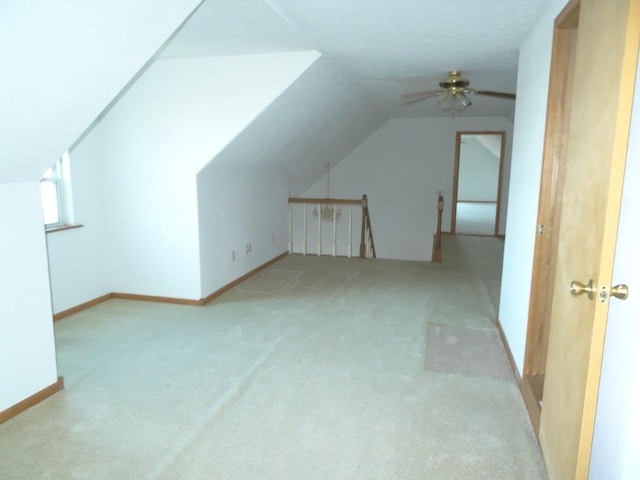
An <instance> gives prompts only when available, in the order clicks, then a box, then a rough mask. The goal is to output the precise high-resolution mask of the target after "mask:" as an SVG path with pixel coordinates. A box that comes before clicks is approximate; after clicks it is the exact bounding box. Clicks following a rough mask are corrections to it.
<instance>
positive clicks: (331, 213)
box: [289, 195, 376, 258]
mask: <svg viewBox="0 0 640 480" xmlns="http://www.w3.org/2000/svg"><path fill="white" fill-rule="evenodd" d="M309 205H311V206H312V208H308V206H309ZM343 206H345V207H348V208H347V209H346V210H347V215H346V216H347V219H348V225H347V228H346V237H347V238H346V251H344V250H343V251H344V255H340V256H346V257H349V258H350V257H352V256H353V246H352V242H353V223H354V212H353V206H360V207H361V209H362V226H361V234H360V248H359V256H360V257H361V258H375V256H376V252H375V246H374V243H373V232H372V230H371V217H370V215H369V207H368V201H367V196H366V195H363V196H362V198H361V199H357V200H356V199H344V198H302V197H296V198H293V197H291V198H289V253H301V254H303V255H307V254H309V253H311V251H310V250H311V249H310V248H309V247H310V245H309V243H310V242H309V238H308V237H309V236H310V235H309V233H310V232H309V230H310V229H309V227H311V224H310V221H313V222H315V223H316V232H315V233H316V235H315V236H316V245H315V249H314V253H315V254H317V255H318V256H320V255H323V254H325V255H326V254H328V252H327V251H326V249H325V248H323V244H322V239H323V237H325V239H326V235H323V222H324V223H325V224H326V223H330V225H331V228H332V235H331V256H333V257H335V256H338V250H339V248H338V246H339V245H338V230H339V228H338V220H339V219H340V218H341V217H342V207H343ZM300 207H301V208H300ZM327 207H328V208H327ZM294 208H295V210H296V214H295V215H294ZM300 210H302V212H301V213H302V215H301V217H302V231H301V232H299V234H300V235H301V237H302V238H300V239H297V240H296V242H298V245H299V244H300V242H301V244H302V245H301V249H300V251H295V252H294V224H295V222H296V221H298V222H299V221H300V220H299V217H300V215H299V213H300ZM323 210H324V212H325V213H326V212H328V215H327V214H323V213H322V212H323ZM309 211H311V213H312V215H313V217H312V218H309ZM356 221H357V219H356ZM296 226H297V225H296ZM311 230H312V229H311ZM340 230H342V231H344V227H342V228H340Z"/></svg>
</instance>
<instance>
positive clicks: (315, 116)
mask: <svg viewBox="0 0 640 480" xmlns="http://www.w3.org/2000/svg"><path fill="white" fill-rule="evenodd" d="M386 120H387V117H386V115H385V114H384V112H382V111H381V110H380V109H378V108H377V106H376V104H375V103H373V102H371V101H370V99H369V98H367V97H366V96H365V95H363V94H362V93H361V92H360V91H358V90H357V89H355V88H354V85H353V83H351V82H350V81H349V80H348V79H347V78H345V77H344V74H343V73H342V71H341V70H340V69H339V68H337V66H336V65H335V62H333V61H331V60H329V59H328V58H327V57H321V58H320V59H319V60H317V61H316V62H315V63H314V64H313V65H312V66H311V67H310V68H309V69H308V70H307V71H306V72H304V73H303V74H302V76H301V77H300V78H298V79H297V80H296V82H295V83H294V84H293V85H292V86H291V87H290V88H289V89H288V90H286V91H285V92H284V93H283V94H282V95H280V96H279V97H278V98H277V99H276V100H275V101H274V102H273V103H272V104H271V105H270V106H269V107H268V108H267V109H266V110H265V111H264V112H262V114H260V115H259V116H258V117H257V118H256V119H255V120H254V121H253V122H252V123H251V124H250V125H249V126H248V127H247V128H246V129H245V130H244V131H243V132H242V133H240V135H238V136H237V137H236V138H235V139H234V140H233V141H232V142H231V143H230V144H229V145H228V146H227V147H226V148H225V149H224V150H223V151H222V152H221V153H220V154H218V155H217V156H216V158H215V159H213V162H212V163H210V164H209V166H208V167H205V168H225V169H226V168H247V167H249V168H252V169H256V168H258V169H259V168H260V167H261V166H267V165H268V166H270V167H273V166H274V165H277V166H278V167H279V168H282V169H283V170H284V171H286V172H287V173H288V175H289V178H290V181H291V195H293V196H297V195H300V194H301V193H302V192H303V191H304V190H305V189H306V188H308V187H309V185H312V184H313V183H314V182H315V181H316V180H318V179H319V178H320V177H321V176H322V175H323V174H324V173H325V169H324V165H325V163H327V162H330V163H332V164H335V163H337V162H339V161H340V160H342V159H343V158H344V157H345V156H347V155H348V154H349V153H351V151H352V150H353V149H354V148H355V147H357V146H358V145H359V144H360V143H362V142H363V141H364V140H365V139H366V138H367V137H369V136H370V135H371V134H372V133H373V132H375V131H376V130H377V129H378V128H379V127H380V126H381V125H382V124H383V123H384V122H385V121H386Z"/></svg>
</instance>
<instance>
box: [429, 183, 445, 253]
mask: <svg viewBox="0 0 640 480" xmlns="http://www.w3.org/2000/svg"><path fill="white" fill-rule="evenodd" d="M443 210H444V197H443V196H442V194H441V193H440V192H438V224H437V227H436V233H435V235H434V236H433V253H432V255H431V261H432V262H433V263H442V211H443Z"/></svg>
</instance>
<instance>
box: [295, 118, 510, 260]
mask: <svg viewBox="0 0 640 480" xmlns="http://www.w3.org/2000/svg"><path fill="white" fill-rule="evenodd" d="M512 128H513V127H512V124H511V122H510V121H509V120H507V119H506V118H484V117H468V118H465V117H457V118H455V119H450V118H393V119H391V120H389V121H388V122H387V123H385V124H384V125H383V126H382V127H380V128H379V129H378V130H377V131H376V132H375V133H373V135H371V136H370V137H369V138H368V139H367V140H365V141H364V142H363V143H362V144H361V145H360V146H358V147H357V148H356V149H355V150H354V151H353V152H352V153H351V154H349V155H348V156H346V157H345V158H344V159H343V160H342V161H340V163H338V164H337V165H336V166H335V167H332V169H331V196H332V197H339V198H360V197H361V196H362V195H363V194H367V196H368V199H369V210H370V213H371V220H372V229H373V232H374V240H375V245H376V252H377V254H378V257H380V258H393V259H400V260H421V261H430V260H431V253H432V243H433V234H434V228H435V224H436V215H437V212H436V202H437V193H438V191H441V192H442V193H443V194H444V197H445V211H444V216H443V230H444V231H448V230H449V228H450V224H451V194H452V188H453V167H454V162H455V143H456V132H457V131H461V130H464V131H473V130H477V131H482V130H485V131H486V130H498V131H502V130H504V131H506V133H507V142H506V149H507V150H506V156H505V169H506V170H507V172H508V166H509V165H508V164H509V161H510V158H511V157H510V149H511V131H512ZM506 178H508V177H506ZM507 189H508V182H507V181H505V182H504V183H503V192H505V193H506V191H507ZM303 196H305V197H318V196H319V197H324V196H326V176H325V177H323V178H321V179H320V180H319V181H318V182H316V183H315V184H314V185H313V186H312V187H311V188H309V189H308V190H307V191H306V192H305V193H304V194H303ZM503 207H504V209H505V210H506V202H504V205H503ZM300 225H301V224H300V223H299V224H298V225H297V228H298V231H297V233H296V236H297V238H300V237H301V233H300V231H299V230H300V228H301V227H300ZM501 225H504V222H501ZM502 228H504V227H502ZM501 231H503V230H501ZM359 239H360V234H359V231H358V230H357V227H356V231H355V234H354V245H356V244H358V243H359ZM354 251H355V252H357V249H356V250H354Z"/></svg>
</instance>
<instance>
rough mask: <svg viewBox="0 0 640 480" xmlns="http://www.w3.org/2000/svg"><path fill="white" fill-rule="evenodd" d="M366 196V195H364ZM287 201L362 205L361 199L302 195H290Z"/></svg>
mask: <svg viewBox="0 0 640 480" xmlns="http://www.w3.org/2000/svg"><path fill="white" fill-rule="evenodd" d="M364 196H365V197H366V195H364ZM289 203H315V204H318V203H321V204H323V205H325V204H330V205H335V204H340V205H362V200H353V199H346V198H302V197H297V198H294V197H290V198H289Z"/></svg>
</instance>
